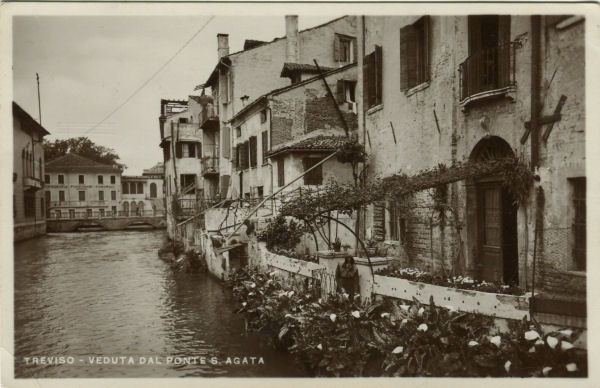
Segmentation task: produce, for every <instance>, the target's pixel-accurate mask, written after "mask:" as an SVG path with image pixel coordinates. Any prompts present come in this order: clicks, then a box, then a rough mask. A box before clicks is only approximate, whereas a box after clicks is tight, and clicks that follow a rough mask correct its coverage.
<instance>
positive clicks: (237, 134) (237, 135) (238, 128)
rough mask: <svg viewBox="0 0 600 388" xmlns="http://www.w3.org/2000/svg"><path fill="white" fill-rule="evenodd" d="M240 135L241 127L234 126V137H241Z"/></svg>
mask: <svg viewBox="0 0 600 388" xmlns="http://www.w3.org/2000/svg"><path fill="white" fill-rule="evenodd" d="M241 136H242V127H241V126H239V125H238V126H237V127H235V137H241Z"/></svg>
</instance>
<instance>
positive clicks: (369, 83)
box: [364, 52, 377, 109]
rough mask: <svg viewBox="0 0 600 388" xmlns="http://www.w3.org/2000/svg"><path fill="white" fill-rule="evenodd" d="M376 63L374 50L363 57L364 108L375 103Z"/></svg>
mask: <svg viewBox="0 0 600 388" xmlns="http://www.w3.org/2000/svg"><path fill="white" fill-rule="evenodd" d="M376 71H377V67H376V63H375V52H372V53H371V54H369V55H367V57H366V58H365V75H364V81H365V82H366V87H365V90H366V91H367V93H366V100H367V103H366V104H365V109H369V108H371V107H372V106H375V105H377V85H376V82H377V76H376Z"/></svg>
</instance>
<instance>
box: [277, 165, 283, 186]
mask: <svg viewBox="0 0 600 388" xmlns="http://www.w3.org/2000/svg"><path fill="white" fill-rule="evenodd" d="M277 185H278V186H279V187H281V186H285V166H284V162H283V159H278V160H277Z"/></svg>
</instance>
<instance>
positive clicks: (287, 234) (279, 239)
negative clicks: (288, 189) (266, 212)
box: [258, 215, 305, 250]
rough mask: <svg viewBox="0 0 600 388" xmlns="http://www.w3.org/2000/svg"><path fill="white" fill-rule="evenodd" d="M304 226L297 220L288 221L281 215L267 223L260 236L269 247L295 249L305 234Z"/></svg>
mask: <svg viewBox="0 0 600 388" xmlns="http://www.w3.org/2000/svg"><path fill="white" fill-rule="evenodd" d="M304 233H305V230H304V228H303V227H302V226H301V225H300V224H299V223H298V222H296V221H294V220H289V221H287V220H286V219H285V217H283V216H281V215H279V216H277V217H275V218H273V219H271V220H269V222H268V223H267V225H266V227H265V228H264V230H263V231H262V232H261V233H260V235H259V236H258V238H259V239H260V240H263V241H265V242H266V243H267V249H269V250H271V249H273V248H281V249H288V250H290V249H294V248H295V247H296V245H298V244H299V243H300V239H301V238H302V236H303V235H304Z"/></svg>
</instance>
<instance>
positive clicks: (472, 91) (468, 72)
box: [458, 42, 520, 110]
mask: <svg viewBox="0 0 600 388" xmlns="http://www.w3.org/2000/svg"><path fill="white" fill-rule="evenodd" d="M517 47H520V43H518V42H510V43H505V44H502V45H499V46H496V47H492V48H489V49H485V50H481V51H479V52H477V53H475V54H472V55H470V56H469V57H468V58H467V59H466V60H465V61H464V62H463V63H461V64H460V65H459V69H458V71H459V75H460V102H459V105H460V106H461V107H462V108H463V110H464V109H465V108H466V107H467V106H468V105H470V104H471V103H473V102H476V101H480V100H484V99H488V98H493V97H508V98H510V99H513V100H514V93H515V91H516V77H515V71H516V70H515V68H516V67H515V51H516V48H517Z"/></svg>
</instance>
